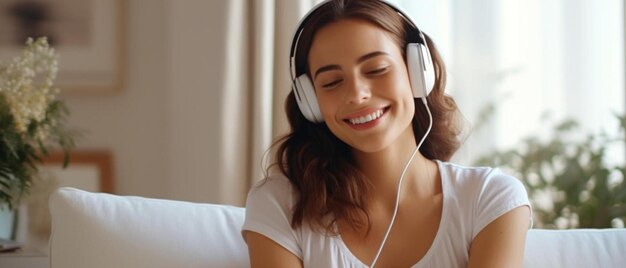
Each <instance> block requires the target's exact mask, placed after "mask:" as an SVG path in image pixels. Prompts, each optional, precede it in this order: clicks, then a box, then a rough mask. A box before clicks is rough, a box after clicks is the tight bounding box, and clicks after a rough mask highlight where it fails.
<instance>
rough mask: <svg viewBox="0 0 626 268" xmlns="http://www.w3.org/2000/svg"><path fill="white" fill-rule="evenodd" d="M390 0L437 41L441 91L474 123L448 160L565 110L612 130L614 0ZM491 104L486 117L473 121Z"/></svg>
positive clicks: (619, 152) (617, 56)
mask: <svg viewBox="0 0 626 268" xmlns="http://www.w3.org/2000/svg"><path fill="white" fill-rule="evenodd" d="M392 2H395V3H397V4H398V5H400V6H402V7H403V8H404V9H405V10H406V11H407V12H408V13H410V14H411V15H412V16H413V17H414V20H416V23H417V24H418V26H419V27H420V28H421V29H422V30H423V31H425V32H426V33H428V34H429V35H431V36H432V37H433V38H434V40H435V42H436V43H437V44H438V48H439V50H440V52H441V53H442V54H443V58H444V60H445V61H446V64H447V67H448V72H449V78H450V79H449V87H448V89H449V93H450V94H451V95H452V96H454V97H455V99H456V100H457V102H458V104H459V106H460V108H461V111H462V112H463V114H464V115H465V117H466V119H467V120H468V121H469V123H470V124H473V125H474V127H475V128H474V129H473V130H472V133H471V136H470V138H469V139H468V140H467V142H466V143H465V145H464V146H463V148H462V150H461V151H460V152H459V153H458V154H457V156H456V159H455V161H457V162H461V163H464V164H465V163H466V164H471V162H472V161H473V160H474V159H475V158H476V157H478V156H480V155H482V154H484V153H486V152H488V151H490V150H492V149H504V148H511V147H513V146H515V144H516V143H518V142H519V141H520V140H521V139H522V138H524V137H527V136H529V135H547V133H548V130H549V129H550V128H551V126H552V123H554V122H557V121H560V120H562V119H564V118H572V119H575V120H576V121H578V122H579V123H580V125H581V126H582V127H583V129H585V131H589V132H599V131H606V132H608V133H609V134H616V131H617V120H616V119H615V117H614V114H615V113H619V114H622V113H623V112H624V104H625V94H624V74H625V73H624V71H625V70H624V19H623V11H624V8H623V1H619V0H606V1H584V0H555V1H541V0H528V1H515V0H479V1H463V0H439V1H426V0H424V1H409V0H396V1H392ZM490 104H493V107H494V113H493V114H492V116H491V120H489V121H488V122H487V123H485V124H480V123H479V121H480V120H479V113H480V112H481V111H482V110H483V109H484V108H485V107H487V106H488V105H490ZM546 114H549V115H550V117H551V118H552V120H551V121H549V122H552V123H549V122H546V121H545V120H542V117H545V115H546ZM477 124H480V126H478V125H477ZM614 149H615V150H614V152H612V153H613V156H614V157H613V158H612V159H615V161H624V148H614Z"/></svg>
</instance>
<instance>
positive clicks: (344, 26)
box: [308, 19, 402, 67]
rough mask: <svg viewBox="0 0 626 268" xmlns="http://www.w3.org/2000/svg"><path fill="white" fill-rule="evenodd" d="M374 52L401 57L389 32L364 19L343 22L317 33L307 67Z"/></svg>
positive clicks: (351, 60) (335, 62) (342, 61)
mask: <svg viewBox="0 0 626 268" xmlns="http://www.w3.org/2000/svg"><path fill="white" fill-rule="evenodd" d="M374 51H382V52H386V53H387V54H390V55H392V56H395V57H400V58H402V53H401V52H400V47H399V46H398V44H397V43H396V42H395V41H394V39H393V38H392V34H391V33H389V32H387V31H385V30H383V29H382V28H380V27H378V26H377V25H375V24H373V23H370V22H368V21H365V20H360V19H343V20H339V21H336V22H333V23H331V24H328V25H326V26H324V27H322V28H320V29H319V30H318V31H317V33H316V34H315V36H314V37H313V42H312V43H311V49H310V51H309V55H308V61H309V67H314V66H320V65H324V64H341V63H348V62H353V61H355V60H356V59H358V58H359V57H360V56H362V55H365V54H368V53H371V52H374Z"/></svg>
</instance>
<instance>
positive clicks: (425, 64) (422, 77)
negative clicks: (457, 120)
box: [289, 0, 435, 123]
mask: <svg viewBox="0 0 626 268" xmlns="http://www.w3.org/2000/svg"><path fill="white" fill-rule="evenodd" d="M331 1H333V0H326V1H324V2H322V3H320V4H318V5H317V6H315V7H313V8H312V9H311V10H310V11H309V12H308V13H307V14H306V15H304V17H303V18H302V19H301V20H300V22H299V23H298V27H296V31H295V32H294V34H293V39H292V41H291V50H290V54H289V69H290V74H291V79H292V85H291V89H292V90H293V92H294V95H295V98H296V101H297V103H298V107H299V108H300V111H301V112H302V114H303V115H304V117H305V118H306V119H307V120H309V121H311V122H313V123H321V122H323V121H324V118H323V117H322V113H321V112H320V108H319V104H318V103H317V97H316V95H315V87H314V86H313V83H312V82H311V79H310V78H309V76H308V75H307V73H306V72H305V71H304V70H296V69H295V68H296V64H295V57H296V48H297V47H298V41H299V40H300V35H301V34H302V31H303V30H304V27H305V24H306V22H307V21H308V19H309V17H310V15H311V14H312V13H314V12H315V11H316V10H318V9H319V8H320V7H322V6H324V5H326V4H328V3H329V2H331ZM381 2H382V3H384V4H386V5H387V6H389V7H391V8H392V9H393V10H395V11H396V12H397V13H398V14H399V15H400V16H402V17H403V18H404V19H405V20H406V21H407V22H408V24H409V25H411V26H413V30H414V32H411V33H409V36H410V37H413V36H415V39H416V40H415V41H417V42H411V40H409V43H408V44H407V46H406V62H407V67H408V73H409V81H410V82H411V89H412V90H413V97H415V98H423V97H426V96H428V94H430V91H432V89H433V86H434V84H435V70H434V68H433V61H432V58H431V56H430V51H429V50H428V44H427V43H426V39H425V38H424V34H423V33H422V31H420V30H419V28H417V26H416V25H415V23H413V21H412V20H411V19H410V17H409V16H408V15H406V13H404V12H402V10H400V9H399V8H398V7H396V6H394V5H393V4H391V3H388V2H385V1H382V0H381Z"/></svg>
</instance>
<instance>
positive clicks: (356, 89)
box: [346, 75, 372, 104]
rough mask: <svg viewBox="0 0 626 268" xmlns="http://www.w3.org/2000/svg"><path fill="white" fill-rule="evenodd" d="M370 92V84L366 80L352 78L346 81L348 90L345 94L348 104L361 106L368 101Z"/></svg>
mask: <svg viewBox="0 0 626 268" xmlns="http://www.w3.org/2000/svg"><path fill="white" fill-rule="evenodd" d="M371 96H372V91H371V90H370V84H369V83H368V81H367V79H364V78H363V77H359V76H358V75H357V76H353V77H352V79H350V80H349V81H348V90H347V93H346V100H347V102H348V103H350V104H361V103H363V102H365V101H367V100H369V99H370V97H371Z"/></svg>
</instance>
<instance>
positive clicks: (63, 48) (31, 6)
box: [0, 0, 126, 95]
mask: <svg viewBox="0 0 626 268" xmlns="http://www.w3.org/2000/svg"><path fill="white" fill-rule="evenodd" d="M125 19H126V2H125V1H123V0H105V1H102V0H2V1H0V58H2V59H10V58H13V57H14V56H17V55H18V54H19V53H20V50H21V49H22V47H23V46H24V44H25V42H26V40H27V38H28V37H33V38H37V37H41V36H46V37H47V38H48V42H49V43H50V44H51V46H52V47H53V48H54V49H55V50H56V51H57V52H58V53H59V56H60V57H59V72H58V76H57V81H56V85H57V86H58V87H59V88H60V89H61V92H62V93H63V94H64V95H66V94H71V95H74V94H85V93H86V94H90V93H95V94H97V93H113V92H116V91H120V90H122V89H123V87H124V73H125V68H124V67H125V64H124V61H125V54H126V52H125V48H126V47H125V27H126V23H125Z"/></svg>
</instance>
